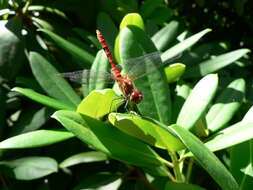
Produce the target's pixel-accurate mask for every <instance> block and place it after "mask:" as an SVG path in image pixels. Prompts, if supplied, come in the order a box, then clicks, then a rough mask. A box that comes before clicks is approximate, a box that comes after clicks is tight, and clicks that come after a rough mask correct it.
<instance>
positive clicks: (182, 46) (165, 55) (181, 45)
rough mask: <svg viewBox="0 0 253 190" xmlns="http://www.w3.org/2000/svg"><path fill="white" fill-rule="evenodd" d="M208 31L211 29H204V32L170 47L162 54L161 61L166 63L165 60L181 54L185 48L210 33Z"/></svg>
mask: <svg viewBox="0 0 253 190" xmlns="http://www.w3.org/2000/svg"><path fill="white" fill-rule="evenodd" d="M210 31H211V29H205V30H203V31H201V32H199V33H197V34H195V35H193V36H191V37H189V38H187V39H185V40H184V41H182V42H180V43H179V44H177V45H175V46H173V47H171V48H170V49H168V50H166V51H165V52H164V53H163V54H162V61H163V62H166V61H167V60H169V59H171V58H172V57H174V56H176V55H178V54H180V53H182V52H183V51H184V50H186V49H187V48H189V47H191V46H192V45H194V44H195V43H196V42H197V41H199V39H200V38H202V37H203V36H204V35H205V34H206V33H208V32H210Z"/></svg>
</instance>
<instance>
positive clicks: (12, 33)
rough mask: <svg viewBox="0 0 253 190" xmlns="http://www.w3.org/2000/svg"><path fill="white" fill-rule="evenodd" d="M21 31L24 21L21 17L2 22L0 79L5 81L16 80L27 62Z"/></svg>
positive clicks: (0, 33) (0, 29)
mask: <svg viewBox="0 0 253 190" xmlns="http://www.w3.org/2000/svg"><path fill="white" fill-rule="evenodd" d="M21 30H22V21H21V19H20V18H19V17H13V18H11V19H9V20H8V21H6V20H1V21H0V42H1V43H0V77H1V78H3V79H7V80H13V79H15V77H16V75H17V73H18V72H19V70H20V69H21V67H22V65H23V63H24V62H25V54H24V42H23V36H22V35H21ZM6 71H8V72H6Z"/></svg>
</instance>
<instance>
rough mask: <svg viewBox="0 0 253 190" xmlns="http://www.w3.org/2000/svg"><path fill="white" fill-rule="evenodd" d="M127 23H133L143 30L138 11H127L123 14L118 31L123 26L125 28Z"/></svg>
mask: <svg viewBox="0 0 253 190" xmlns="http://www.w3.org/2000/svg"><path fill="white" fill-rule="evenodd" d="M128 25H134V26H136V27H138V28H140V29H142V30H143V31H144V30H145V26H144V22H143V20H142V18H141V15H139V14H138V13H129V14H127V15H125V16H124V18H123V19H122V21H121V23H120V27H119V28H120V31H122V30H123V28H125V27H126V26H128Z"/></svg>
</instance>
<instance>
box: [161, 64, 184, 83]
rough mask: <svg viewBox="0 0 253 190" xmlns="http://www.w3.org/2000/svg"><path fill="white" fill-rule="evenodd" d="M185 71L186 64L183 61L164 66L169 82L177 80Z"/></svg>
mask: <svg viewBox="0 0 253 190" xmlns="http://www.w3.org/2000/svg"><path fill="white" fill-rule="evenodd" d="M184 71H185V65H184V64H182V63H174V64H171V65H169V66H167V67H165V68H164V72H165V75H166V77H167V82H168V83H173V82H175V81H177V80H178V79H179V78H180V77H181V76H182V75H183V74H184Z"/></svg>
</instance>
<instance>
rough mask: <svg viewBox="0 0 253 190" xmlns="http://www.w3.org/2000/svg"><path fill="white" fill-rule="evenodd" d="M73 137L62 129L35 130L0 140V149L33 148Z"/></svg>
mask: <svg viewBox="0 0 253 190" xmlns="http://www.w3.org/2000/svg"><path fill="white" fill-rule="evenodd" d="M72 137H74V135H73V134H72V133H70V132H67V131H63V130H37V131H32V132H28V133H24V134H21V135H17V136H14V137H11V138H8V139H6V140H4V141H2V142H0V149H18V148H35V147H43V146H47V145H51V144H55V143H58V142H61V141H65V140H67V139H70V138H72Z"/></svg>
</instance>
